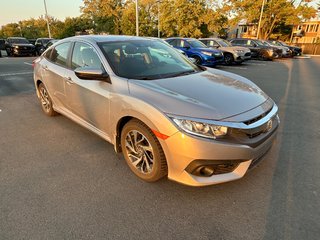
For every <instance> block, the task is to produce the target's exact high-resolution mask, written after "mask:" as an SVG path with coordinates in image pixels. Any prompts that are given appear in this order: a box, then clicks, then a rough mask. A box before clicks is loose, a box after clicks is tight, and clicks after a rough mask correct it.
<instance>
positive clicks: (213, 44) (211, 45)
mask: <svg viewBox="0 0 320 240" xmlns="http://www.w3.org/2000/svg"><path fill="white" fill-rule="evenodd" d="M209 46H210V47H219V44H218V43H217V42H216V41H214V40H212V41H210V45H209Z"/></svg>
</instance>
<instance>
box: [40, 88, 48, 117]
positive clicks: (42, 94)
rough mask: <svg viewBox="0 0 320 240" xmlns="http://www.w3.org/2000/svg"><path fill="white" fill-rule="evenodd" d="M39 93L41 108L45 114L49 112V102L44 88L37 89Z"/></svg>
mask: <svg viewBox="0 0 320 240" xmlns="http://www.w3.org/2000/svg"><path fill="white" fill-rule="evenodd" d="M39 92H40V101H41V104H42V106H43V109H44V110H45V111H46V112H49V111H50V109H51V102H50V99H49V95H48V92H47V90H46V89H45V88H44V87H41V88H40V89H39Z"/></svg>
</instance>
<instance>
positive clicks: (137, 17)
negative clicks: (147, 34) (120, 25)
mask: <svg viewBox="0 0 320 240" xmlns="http://www.w3.org/2000/svg"><path fill="white" fill-rule="evenodd" d="M136 35H137V36H139V10H138V0H136Z"/></svg>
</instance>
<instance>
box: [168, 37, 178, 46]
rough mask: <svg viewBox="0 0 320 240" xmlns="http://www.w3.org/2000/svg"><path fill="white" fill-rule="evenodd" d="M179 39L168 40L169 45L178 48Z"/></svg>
mask: <svg viewBox="0 0 320 240" xmlns="http://www.w3.org/2000/svg"><path fill="white" fill-rule="evenodd" d="M177 41H178V40H177V39H170V40H168V43H169V44H170V45H171V46H174V47H176V46H177Z"/></svg>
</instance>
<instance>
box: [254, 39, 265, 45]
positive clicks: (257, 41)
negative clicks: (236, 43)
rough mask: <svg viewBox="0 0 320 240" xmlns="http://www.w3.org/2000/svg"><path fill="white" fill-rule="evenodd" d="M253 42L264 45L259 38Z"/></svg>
mask: <svg viewBox="0 0 320 240" xmlns="http://www.w3.org/2000/svg"><path fill="white" fill-rule="evenodd" d="M255 42H256V43H257V44H258V45H259V46H266V45H265V44H263V42H261V41H259V40H255Z"/></svg>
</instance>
